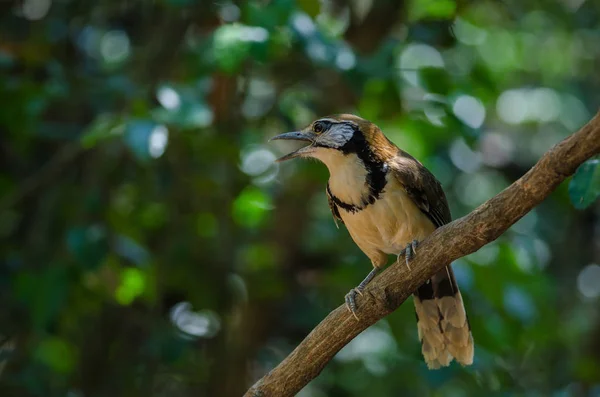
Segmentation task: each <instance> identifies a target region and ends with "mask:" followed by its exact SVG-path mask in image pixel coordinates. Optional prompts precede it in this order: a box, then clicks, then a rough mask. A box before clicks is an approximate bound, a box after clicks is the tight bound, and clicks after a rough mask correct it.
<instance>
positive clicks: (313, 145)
mask: <svg viewBox="0 0 600 397" xmlns="http://www.w3.org/2000/svg"><path fill="white" fill-rule="evenodd" d="M278 139H286V140H294V141H305V142H308V143H309V144H308V145H307V146H304V147H302V148H300V149H298V150H296V151H294V152H292V153H289V154H287V155H285V156H283V157H281V158H280V159H278V160H277V161H278V162H280V161H285V160H290V159H293V158H296V157H312V158H316V159H318V160H321V161H322V162H324V163H325V164H327V165H329V164H331V162H333V161H334V160H335V159H337V158H339V157H340V156H347V155H349V154H352V153H354V154H357V153H359V152H365V151H377V148H380V147H383V146H388V145H392V144H391V143H390V142H389V141H388V140H387V138H385V136H384V135H383V134H382V133H381V131H380V130H379V128H378V127H377V126H376V125H375V124H373V123H371V122H370V121H367V120H365V119H362V118H360V117H358V116H354V115H351V114H339V115H335V116H328V117H323V118H320V119H318V120H315V121H314V122H312V123H311V124H310V125H309V126H308V127H306V128H304V129H302V130H300V131H294V132H286V133H285V134H281V135H277V136H275V137H273V138H271V140H278Z"/></svg>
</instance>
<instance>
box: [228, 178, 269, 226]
mask: <svg viewBox="0 0 600 397" xmlns="http://www.w3.org/2000/svg"><path fill="white" fill-rule="evenodd" d="M271 209H273V206H272V204H271V197H270V196H268V195H267V194H265V193H264V192H263V191H262V190H260V189H258V188H256V187H253V186H250V187H247V188H246V189H244V190H243V191H242V193H240V195H239V196H238V197H237V198H236V199H235V201H234V202H233V209H232V216H233V219H234V221H235V222H236V223H237V224H239V225H241V226H244V227H248V228H252V227H257V226H259V225H260V224H261V223H262V222H263V221H264V220H265V218H266V216H267V214H268V211H270V210H271Z"/></svg>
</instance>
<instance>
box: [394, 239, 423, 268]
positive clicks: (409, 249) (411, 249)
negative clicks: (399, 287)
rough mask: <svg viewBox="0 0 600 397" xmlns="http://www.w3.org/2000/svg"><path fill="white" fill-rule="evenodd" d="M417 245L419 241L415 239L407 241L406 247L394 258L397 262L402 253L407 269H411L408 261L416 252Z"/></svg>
mask: <svg viewBox="0 0 600 397" xmlns="http://www.w3.org/2000/svg"><path fill="white" fill-rule="evenodd" d="M418 245H419V242H418V241H417V240H413V241H411V242H410V243H408V244H407V245H406V248H404V249H403V250H402V251H400V253H399V254H398V257H397V258H396V261H397V262H399V261H400V257H401V256H403V255H404V259H405V262H406V267H407V268H408V270H411V271H412V269H411V268H410V265H409V264H408V262H410V260H411V259H412V258H413V257H414V256H415V255H416V254H417V246H418Z"/></svg>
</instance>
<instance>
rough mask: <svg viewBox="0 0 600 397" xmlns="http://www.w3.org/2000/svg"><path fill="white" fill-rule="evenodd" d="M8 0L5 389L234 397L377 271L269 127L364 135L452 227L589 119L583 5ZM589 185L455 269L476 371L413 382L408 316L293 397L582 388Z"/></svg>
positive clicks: (592, 277) (3, 90)
mask: <svg viewBox="0 0 600 397" xmlns="http://www.w3.org/2000/svg"><path fill="white" fill-rule="evenodd" d="M4 3H6V4H4ZM4 3H3V2H0V10H1V11H2V12H1V13H0V36H1V37H2V42H1V44H0V73H1V74H2V79H1V82H0V102H1V104H2V106H0V131H1V133H2V145H0V164H1V165H2V167H1V168H0V252H1V253H2V255H1V256H0V308H1V310H0V345H2V344H4V343H5V336H8V337H11V339H10V340H14V341H15V343H16V350H15V351H13V352H11V351H10V350H9V349H6V350H4V351H3V350H2V348H0V361H2V360H5V359H6V358H9V360H8V361H7V362H6V364H7V365H6V366H5V367H4V370H3V372H2V373H0V396H2V397H4V396H7V397H13V396H19V397H39V396H44V397H45V396H48V397H54V396H61V397H62V396H91V397H100V396H138V395H139V396H141V395H143V396H156V397H161V396H169V397H171V396H177V397H187V396H211V397H212V396H215V397H216V396H218V397H230V396H231V397H233V396H236V397H237V396H240V395H242V394H243V393H244V392H245V390H246V389H247V387H248V386H249V385H250V384H252V383H253V382H254V381H255V380H256V378H257V377H259V376H261V375H262V374H264V373H266V372H267V371H269V370H270V369H271V368H273V366H274V365H276V364H277V363H278V362H280V361H281V360H282V359H283V358H284V357H285V355H287V354H288V353H289V352H291V351H292V349H293V348H294V346H296V345H297V344H298V343H299V342H300V341H301V339H302V338H303V337H304V336H306V335H307V334H308V333H309V332H310V330H311V329H312V328H313V327H314V326H315V324H317V323H318V322H319V321H320V320H322V319H323V318H324V317H325V316H326V315H327V313H328V312H329V311H330V310H331V309H333V308H335V307H337V306H338V305H340V304H341V303H342V302H343V297H344V295H345V294H346V293H347V292H348V290H349V289H350V288H351V287H353V286H355V285H356V284H357V283H358V282H359V281H360V280H361V279H362V278H363V277H364V276H365V274H366V273H367V272H368V271H369V269H370V267H371V264H370V263H369V261H368V259H367V258H366V257H365V256H364V254H363V253H362V252H361V251H360V249H359V248H358V247H356V245H355V244H354V243H353V242H352V240H351V238H350V236H349V235H348V233H347V231H346V229H345V227H344V226H343V225H340V228H339V229H337V228H336V227H335V224H334V222H333V221H332V219H331V214H330V210H329V208H328V206H327V200H326V197H325V194H324V190H325V183H326V180H327V169H326V168H325V167H324V166H323V165H322V164H317V163H315V162H313V163H310V162H305V161H301V160H297V161H293V162H286V163H282V164H279V163H275V162H274V160H275V159H276V158H278V157H280V156H281V155H283V154H285V153H288V152H289V151H291V150H293V149H294V148H295V146H294V144H290V143H287V142H273V143H269V142H268V140H269V138H271V137H273V136H274V135H276V134H278V133H281V132H285V131H292V130H295V129H297V128H300V127H303V126H306V125H307V124H308V123H310V122H311V121H312V120H314V119H315V118H317V117H320V116H324V115H327V114H334V113H342V112H351V113H356V114H359V115H361V116H363V117H365V118H367V119H370V120H372V121H374V122H376V123H377V124H378V125H379V126H380V127H381V128H382V130H383V131H384V132H385V134H386V135H387V136H388V137H389V138H390V140H392V141H393V142H394V143H396V144H397V145H398V146H400V147H401V148H402V149H404V150H406V151H407V152H409V153H411V154H412V155H414V156H415V157H417V158H418V159H419V160H420V161H421V162H422V163H423V164H425V165H426V166H427V167H428V168H429V169H430V170H431V171H432V172H433V173H434V174H435V175H436V177H437V178H438V179H439V180H440V181H441V182H442V184H443V186H444V188H445V192H446V195H447V198H448V201H449V203H450V206H451V209H452V214H453V216H454V218H458V217H460V216H462V215H465V214H466V213H468V212H470V211H472V210H473V209H474V208H476V207H477V206H478V205H480V204H481V203H483V202H484V201H485V200H486V199H487V198H489V197H491V196H493V195H495V194H497V193H498V192H500V191H501V190H502V189H504V188H506V187H507V186H508V185H509V184H510V183H511V182H513V181H514V180H515V179H516V178H518V177H520V176H521V175H523V174H524V173H525V172H527V170H528V169H529V168H530V167H531V166H532V165H533V164H534V163H535V161H537V159H539V157H540V156H541V155H542V154H543V153H544V152H545V151H546V150H547V149H549V148H550V147H551V146H552V145H554V144H555V143H557V142H558V141H560V140H561V139H562V138H564V137H565V136H567V135H568V134H570V133H572V132H574V131H575V130H577V129H578V128H579V127H581V126H582V125H583V124H584V123H585V122H586V121H587V120H589V119H590V118H591V116H592V113H593V112H594V111H595V110H596V109H598V106H599V102H598V95H597V93H598V92H599V90H600V74H599V73H597V70H598V60H597V58H598V57H597V54H598V37H600V30H599V26H598V24H597V21H598V19H599V18H600V4H598V2H594V1H589V0H588V1H560V2H546V3H547V4H546V3H545V2H536V1H533V0H523V1H521V2H518V4H517V3H515V2H513V3H510V4H508V3H506V2H498V1H472V2H455V1H452V0H414V1H410V2H400V1H392V0H390V1H387V0H386V1H383V0H375V1H373V2H371V1H352V2H339V1H331V0H325V1H321V0H318V1H317V0H272V1H262V0H250V1H237V2H230V1H217V2H208V1H199V0H161V1H145V2H144V1H138V2H131V1H130V2H116V1H114V2H91V1H83V2H81V1H80V2H75V1H74V0H63V1H48V2H44V1H21V2H4ZM48 7H49V8H48ZM599 178H600V167H599V166H598V160H597V159H595V160H590V161H589V162H587V163H585V164H584V165H582V166H581V167H580V168H579V170H578V171H577V173H576V174H575V176H574V177H573V178H572V180H571V182H570V183H569V184H563V185H562V186H560V187H559V188H558V189H557V192H556V193H555V194H553V195H552V196H551V197H549V198H548V199H547V200H545V201H544V203H542V204H541V205H540V206H539V207H537V208H536V209H535V210H534V211H533V212H531V213H530V214H528V215H527V216H525V217H524V218H523V219H522V220H521V221H519V222H518V223H517V224H515V225H514V226H513V227H512V228H511V229H510V230H509V231H507V232H506V233H505V234H504V235H503V236H501V237H500V238H499V239H498V240H497V241H494V242H493V243H491V244H489V245H487V246H485V247H483V248H482V249H481V250H479V251H478V252H476V253H474V254H472V255H469V256H468V257H466V258H463V259H461V260H459V261H457V262H456V263H455V264H454V269H455V273H456V275H457V279H458V282H459V284H460V287H461V291H462V296H463V299H464V301H465V304H466V307H467V310H468V314H469V320H470V324H471V329H472V332H473V335H474V339H475V344H476V346H475V349H476V353H475V363H474V365H473V366H470V367H466V368H462V367H460V366H457V365H452V366H450V367H449V368H446V369H443V370H440V371H427V369H426V367H425V364H424V363H423V360H422V357H421V352H420V349H421V346H420V345H419V343H418V338H417V332H416V327H415V321H414V309H413V307H412V303H411V302H410V299H409V301H408V302H406V303H405V304H404V305H402V306H401V307H400V308H399V309H398V310H397V311H396V312H395V313H393V314H392V315H390V316H388V317H387V318H386V319H385V320H383V321H381V322H380V323H378V324H376V325H374V326H373V327H371V328H369V329H368V330H366V331H365V332H364V333H362V334H361V335H360V336H359V337H358V338H357V339H356V340H355V341H353V342H352V343H351V344H350V345H349V346H347V347H345V348H344V349H342V351H341V352H340V353H339V354H338V355H337V356H336V357H335V358H334V359H333V360H332V361H331V362H330V363H329V364H328V365H327V366H326V368H324V370H323V372H322V373H321V374H320V375H319V377H317V378H316V379H315V380H314V381H313V382H311V383H310V384H309V385H308V386H307V387H306V388H305V389H304V390H303V391H302V392H301V393H300V394H299V396H300V397H322V396H331V397H336V396H363V395H370V396H378V397H379V396H382V397H384V396H397V395H409V396H410V395H418V396H429V395H432V396H433V395H435V396H488V395H503V396H594V397H596V396H598V393H599V390H600V346H599V344H598V337H597V336H598V335H600V322H599V321H598V318H599V317H600V316H599V313H600V312H599V307H600V305H598V299H600V288H598V286H599V285H600V274H599V269H600V268H599V267H598V263H599V258H598V255H597V252H596V251H597V249H596V246H597V244H596V243H597V241H599V237H598V230H600V228H599V227H598V207H597V205H594V202H595V201H596V200H597V197H598V195H599V193H600V180H599ZM574 207H575V208H574ZM390 262H392V258H390ZM0 367H2V363H0Z"/></svg>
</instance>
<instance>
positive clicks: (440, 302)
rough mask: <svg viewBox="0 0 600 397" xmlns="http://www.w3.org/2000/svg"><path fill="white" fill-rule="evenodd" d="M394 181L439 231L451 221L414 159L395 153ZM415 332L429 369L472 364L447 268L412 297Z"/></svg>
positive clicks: (433, 182)
mask: <svg viewBox="0 0 600 397" xmlns="http://www.w3.org/2000/svg"><path fill="white" fill-rule="evenodd" d="M390 163H391V164H390V168H391V170H392V172H394V175H395V176H396V178H397V180H398V181H399V182H400V183H401V184H402V186H404V189H405V190H406V192H407V193H408V195H409V197H410V198H411V199H412V200H413V201H414V203H415V204H416V205H417V207H419V209H420V210H421V211H422V212H423V213H424V214H425V215H427V217H428V218H429V219H430V220H431V222H432V223H433V224H434V225H435V226H436V227H440V226H443V225H445V224H446V223H449V222H450V221H451V220H452V216H451V214H450V208H449V207H448V201H447V200H446V194H445V193H444V190H443V189H442V186H441V184H440V183H439V181H438V180H437V179H436V178H435V177H434V176H433V174H432V173H431V172H429V170H427V168H425V167H424V166H423V165H422V164H421V163H419V162H418V161H417V160H416V159H414V158H413V157H412V156H410V155H409V154H407V153H404V152H402V151H401V150H399V152H398V156H396V158H395V159H394V160H393V161H391V162H390ZM414 298H415V299H414V303H415V310H416V313H417V330H418V334H419V340H420V341H421V346H422V351H423V356H424V358H425V362H426V363H427V366H428V367H429V368H431V369H435V368H440V367H442V366H447V365H449V364H450V362H451V361H452V359H453V358H454V359H456V360H457V361H458V362H459V363H461V364H462V365H470V364H471V363H472V362H473V337H472V335H471V327H470V326H469V320H468V318H467V314H466V311H465V308H464V304H463V300H462V296H461V294H460V290H459V289H458V285H457V283H456V279H455V278H454V272H453V271H452V268H451V267H450V266H447V267H445V268H444V269H442V270H441V271H440V272H438V273H436V274H435V275H434V276H433V277H432V278H431V279H430V280H428V281H427V283H425V284H423V285H422V286H420V287H419V288H418V289H417V290H416V291H415V293H414Z"/></svg>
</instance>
